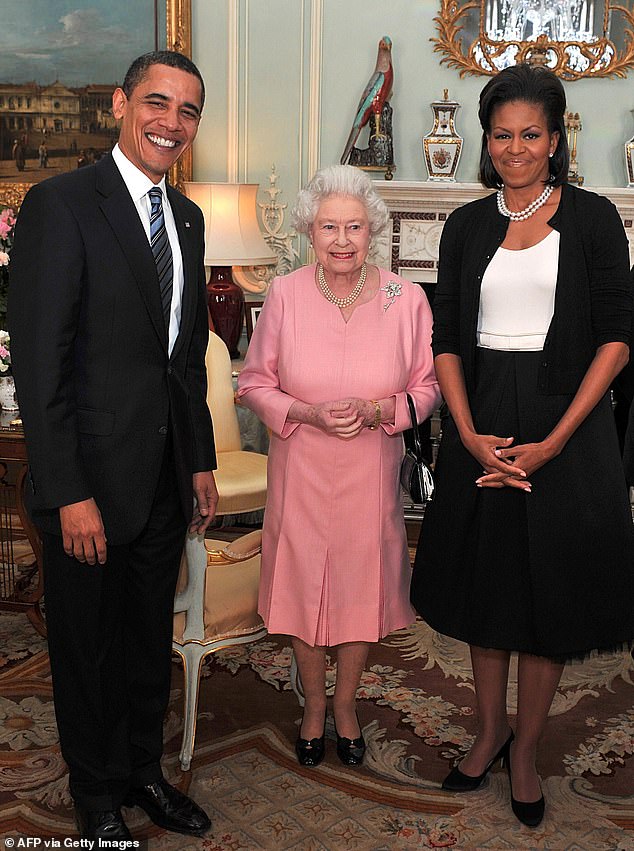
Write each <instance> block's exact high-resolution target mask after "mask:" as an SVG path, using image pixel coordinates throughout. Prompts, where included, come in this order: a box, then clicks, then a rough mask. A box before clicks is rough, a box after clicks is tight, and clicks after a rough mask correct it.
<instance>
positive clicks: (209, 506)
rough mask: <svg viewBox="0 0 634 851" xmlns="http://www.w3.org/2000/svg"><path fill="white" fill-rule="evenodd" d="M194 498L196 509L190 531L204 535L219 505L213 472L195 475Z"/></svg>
mask: <svg viewBox="0 0 634 851" xmlns="http://www.w3.org/2000/svg"><path fill="white" fill-rule="evenodd" d="M194 496H195V497H196V509H195V512H194V517H193V518H192V522H191V523H190V524H189V531H190V532H196V534H197V535H203V534H204V533H205V530H206V529H207V527H208V526H209V524H210V523H211V521H212V520H213V519H214V516H215V514H216V506H217V505H218V490H217V488H216V481H215V479H214V474H213V473H212V472H211V471H207V472H204V473H194Z"/></svg>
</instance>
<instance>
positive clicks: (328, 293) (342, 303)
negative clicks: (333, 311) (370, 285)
mask: <svg viewBox="0 0 634 851" xmlns="http://www.w3.org/2000/svg"><path fill="white" fill-rule="evenodd" d="M367 275H368V267H367V266H366V265H365V263H364V264H363V266H362V267H361V274H360V275H359V280H358V281H357V285H356V287H355V288H354V289H353V290H352V291H351V292H349V293H348V295H347V296H346V297H345V298H338V297H337V296H336V295H335V294H334V293H333V291H332V290H331V289H330V287H329V286H328V284H327V282H326V276H325V275H324V267H323V266H322V265H321V263H320V264H319V266H318V270H317V277H318V279H319V288H320V289H321V291H322V293H323V294H324V297H325V298H327V299H328V301H330V302H332V303H333V304H336V305H337V307H350V305H351V304H353V303H354V302H355V301H356V300H357V299H358V298H359V296H360V295H361V290H362V289H363V287H364V285H365V279H366V277H367Z"/></svg>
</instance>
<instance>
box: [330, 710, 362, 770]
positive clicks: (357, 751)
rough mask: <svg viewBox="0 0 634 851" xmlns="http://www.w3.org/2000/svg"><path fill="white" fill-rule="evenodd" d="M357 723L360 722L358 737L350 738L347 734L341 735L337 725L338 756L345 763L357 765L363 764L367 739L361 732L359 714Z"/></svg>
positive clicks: (352, 765) (351, 765)
mask: <svg viewBox="0 0 634 851" xmlns="http://www.w3.org/2000/svg"><path fill="white" fill-rule="evenodd" d="M357 724H359V735H358V736H357V737H356V739H348V738H347V737H346V736H340V735H339V733H337V728H336V727H335V733H336V735H337V756H338V757H339V759H340V760H341V762H343V764H344V765H348V766H350V767H355V766H357V765H361V763H362V762H363V757H364V754H365V739H364V738H363V733H362V732H361V724H360V723H359V716H358V715H357Z"/></svg>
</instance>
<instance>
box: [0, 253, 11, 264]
mask: <svg viewBox="0 0 634 851" xmlns="http://www.w3.org/2000/svg"><path fill="white" fill-rule="evenodd" d="M8 265H9V255H8V254H7V252H6V251H0V266H8Z"/></svg>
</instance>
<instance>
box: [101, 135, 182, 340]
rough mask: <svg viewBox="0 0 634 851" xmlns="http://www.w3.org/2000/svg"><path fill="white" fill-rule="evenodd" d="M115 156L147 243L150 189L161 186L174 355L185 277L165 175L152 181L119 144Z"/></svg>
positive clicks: (115, 148)
mask: <svg viewBox="0 0 634 851" xmlns="http://www.w3.org/2000/svg"><path fill="white" fill-rule="evenodd" d="M112 157H113V159H114V161H115V163H116V165H117V168H118V169H119V171H120V172H121V177H122V178H123V182H124V183H125V185H126V187H127V189H128V192H129V193H130V196H131V198H132V200H133V201H134V206H135V207H136V209H137V212H138V214H139V218H140V219H141V224H142V225H143V228H144V230H145V234H146V236H147V240H148V243H149V242H150V209H151V204H150V197H149V195H148V192H149V191H150V189H160V190H161V192H162V194H163V217H164V218H165V229H166V231H167V238H168V239H169V243H170V248H171V249H172V261H173V286H172V305H171V307H170V324H169V333H168V346H167V350H168V353H169V354H170V355H171V354H172V349H173V348H174V343H175V342H176V338H177V337H178V331H179V329H180V324H181V311H182V305H183V284H184V280H185V279H184V275H183V255H182V254H181V248H180V243H179V241H178V233H177V232H176V222H175V221H174V213H173V212H172V208H171V206H170V202H169V199H168V197H167V192H166V190H165V177H163V179H162V180H161V182H160V183H152V181H151V180H150V178H149V177H148V176H147V175H146V174H143V172H142V171H141V170H140V169H138V168H137V167H136V166H135V165H134V164H133V163H131V162H130V160H129V159H128V158H127V157H126V155H125V154H124V153H123V151H122V150H121V148H120V147H119V145H118V144H117V145H115V146H114V149H113V151H112Z"/></svg>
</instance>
